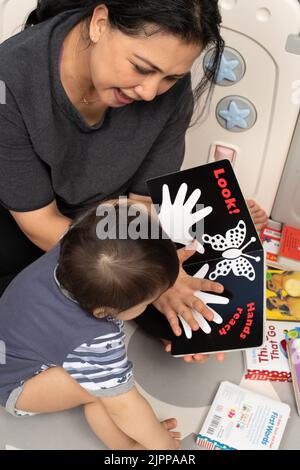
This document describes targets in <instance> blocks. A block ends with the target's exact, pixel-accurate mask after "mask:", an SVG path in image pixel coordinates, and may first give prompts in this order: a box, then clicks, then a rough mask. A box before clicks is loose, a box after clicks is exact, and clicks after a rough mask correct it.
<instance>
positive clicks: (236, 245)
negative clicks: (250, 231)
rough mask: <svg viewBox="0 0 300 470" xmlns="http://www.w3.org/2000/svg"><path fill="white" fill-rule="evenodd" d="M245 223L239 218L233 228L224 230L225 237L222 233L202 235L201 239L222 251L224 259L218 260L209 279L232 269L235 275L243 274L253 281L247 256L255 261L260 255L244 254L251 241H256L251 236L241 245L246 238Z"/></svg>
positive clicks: (252, 273) (253, 274)
mask: <svg viewBox="0 0 300 470" xmlns="http://www.w3.org/2000/svg"><path fill="white" fill-rule="evenodd" d="M246 234H247V231H246V224H245V222H244V221H243V220H240V221H239V223H238V224H237V226H236V227H235V228H232V229H230V230H228V231H227V232H226V235H225V238H224V237H223V235H219V234H217V235H214V236H212V237H211V236H210V235H207V234H205V235H203V237H202V240H203V241H204V243H208V244H210V245H211V246H212V248H213V249H214V250H216V251H223V253H222V257H223V258H224V260H222V261H219V262H218V263H217V265H216V269H215V271H213V272H211V273H210V275H209V279H210V280H211V281H215V280H216V279H217V278H218V277H219V276H227V275H228V274H229V273H230V271H231V270H232V272H233V274H234V275H235V276H244V277H247V278H248V279H249V281H254V279H255V270H254V268H253V266H252V264H251V263H250V261H249V260H248V259H247V258H250V259H253V260H255V261H256V262H258V261H260V257H259V256H257V257H254V256H251V255H246V254H245V253H243V251H244V250H245V249H246V248H247V246H249V245H250V244H251V243H253V242H255V241H256V238H255V237H251V239H250V241H249V242H248V243H246V245H244V246H242V244H243V243H244V241H245V238H246Z"/></svg>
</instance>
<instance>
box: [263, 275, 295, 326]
mask: <svg viewBox="0 0 300 470" xmlns="http://www.w3.org/2000/svg"><path fill="white" fill-rule="evenodd" d="M266 277H267V279H266V283H267V284H266V297H267V299H266V302H267V305H266V307H267V308H266V316H267V320H283V321H300V272H299V271H285V270H282V269H275V268H268V269H267V272H266Z"/></svg>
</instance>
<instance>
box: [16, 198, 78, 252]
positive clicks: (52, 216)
mask: <svg viewBox="0 0 300 470" xmlns="http://www.w3.org/2000/svg"><path fill="white" fill-rule="evenodd" d="M10 213H11V215H12V216H13V218H14V219H15V221H16V222H17V224H18V226H19V227H20V229H21V230H22V232H24V234H25V235H26V236H27V237H28V238H29V240H31V241H32V243H34V244H35V245H37V246H38V247H39V248H41V249H42V250H44V251H49V250H51V249H52V248H53V247H54V246H55V245H56V243H57V242H58V241H59V239H60V238H61V236H62V235H63V234H64V233H65V232H66V231H67V230H68V228H69V226H70V225H71V223H72V220H71V219H69V218H68V217H65V216H64V215H62V214H61V213H60V212H59V210H58V208H57V204H56V201H53V202H51V203H50V204H49V205H48V206H45V207H43V208H42V209H38V210H35V211H31V212H15V211H10Z"/></svg>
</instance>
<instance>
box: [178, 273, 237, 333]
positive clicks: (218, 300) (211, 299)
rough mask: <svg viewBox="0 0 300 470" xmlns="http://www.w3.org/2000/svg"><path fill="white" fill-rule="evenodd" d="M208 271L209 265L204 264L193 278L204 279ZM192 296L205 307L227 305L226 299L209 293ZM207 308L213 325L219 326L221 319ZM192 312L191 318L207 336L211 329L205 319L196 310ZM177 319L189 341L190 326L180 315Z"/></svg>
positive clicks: (198, 292) (199, 292) (227, 300)
mask: <svg viewBox="0 0 300 470" xmlns="http://www.w3.org/2000/svg"><path fill="white" fill-rule="evenodd" d="M208 271H209V265H208V264H205V265H204V266H202V268H201V269H199V271H198V272H197V273H196V274H195V275H194V276H193V277H194V278H196V279H204V278H205V276H206V274H207V273H208ZM194 295H195V296H196V297H198V299H200V300H202V302H204V303H205V304H206V306H207V304H219V305H226V304H228V303H229V299H227V297H223V296H220V295H214V294H209V293H206V292H201V291H197V292H195V293H194ZM207 308H209V310H211V312H212V313H213V315H214V318H213V320H212V321H213V322H214V323H217V324H218V325H220V324H221V323H222V322H223V318H222V317H221V316H220V315H219V314H218V313H217V312H216V311H215V310H213V309H212V308H211V307H207ZM192 312H193V316H194V318H195V320H196V322H197V323H198V325H199V326H200V328H201V330H202V331H204V333H206V334H209V333H210V332H211V327H210V326H209V324H208V322H207V321H206V320H205V318H204V317H203V316H202V315H201V314H200V313H199V312H197V310H195V309H192ZM178 317H179V318H180V321H181V323H182V326H183V330H184V332H185V336H186V337H187V338H188V339H191V337H192V329H191V327H190V325H189V324H188V323H187V322H186V321H185V320H184V318H183V317H182V316H181V315H178Z"/></svg>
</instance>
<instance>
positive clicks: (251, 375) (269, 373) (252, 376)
mask: <svg viewBox="0 0 300 470" xmlns="http://www.w3.org/2000/svg"><path fill="white" fill-rule="evenodd" d="M245 378H246V379H248V380H271V381H273V382H291V381H292V377H291V373H290V372H277V371H276V370H255V369H247V372H246V375H245Z"/></svg>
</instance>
